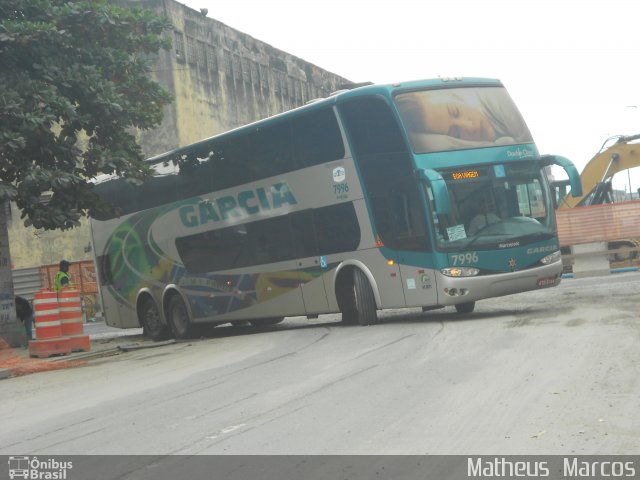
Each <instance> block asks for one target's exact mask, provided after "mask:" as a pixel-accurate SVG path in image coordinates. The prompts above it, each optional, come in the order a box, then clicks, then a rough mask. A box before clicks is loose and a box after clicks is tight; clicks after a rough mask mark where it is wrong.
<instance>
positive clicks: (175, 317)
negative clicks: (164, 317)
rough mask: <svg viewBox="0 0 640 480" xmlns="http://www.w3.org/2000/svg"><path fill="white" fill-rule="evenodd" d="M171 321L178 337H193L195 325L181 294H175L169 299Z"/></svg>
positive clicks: (174, 332)
mask: <svg viewBox="0 0 640 480" xmlns="http://www.w3.org/2000/svg"><path fill="white" fill-rule="evenodd" d="M168 313H169V315H168V317H169V322H170V323H171V329H172V330H173V334H174V336H175V337H176V338H191V337H192V336H193V335H194V330H195V329H194V327H193V325H192V323H191V319H190V318H189V312H188V311H187V306H186V305H185V304H184V302H183V301H182V298H180V296H179V295H174V296H173V297H171V299H170V300H169V309H168Z"/></svg>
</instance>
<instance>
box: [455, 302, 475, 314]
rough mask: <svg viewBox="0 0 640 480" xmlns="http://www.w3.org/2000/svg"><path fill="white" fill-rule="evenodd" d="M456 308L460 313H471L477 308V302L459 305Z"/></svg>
mask: <svg viewBox="0 0 640 480" xmlns="http://www.w3.org/2000/svg"><path fill="white" fill-rule="evenodd" d="M455 307H456V312H458V313H471V312H473V309H474V308H476V302H466V303H457V304H456V305H455Z"/></svg>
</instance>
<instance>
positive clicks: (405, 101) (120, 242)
mask: <svg viewBox="0 0 640 480" xmlns="http://www.w3.org/2000/svg"><path fill="white" fill-rule="evenodd" d="M149 162H151V163H152V164H153V165H154V168H155V175H154V176H153V177H151V178H150V179H149V180H147V181H145V182H144V183H143V184H141V185H137V186H135V185H132V184H131V183H129V182H127V181H126V180H124V179H122V178H111V179H109V180H107V181H103V182H99V183H97V184H96V187H95V190H96V192H97V193H98V194H99V195H100V196H101V197H102V198H103V199H104V200H106V201H107V202H110V203H111V204H112V205H113V206H114V207H115V208H113V209H112V211H113V212H117V215H116V214H114V213H105V212H102V213H94V214H93V215H92V218H91V230H92V237H93V238H92V240H93V251H94V252H95V255H96V267H97V271H98V284H99V290H100V293H101V300H102V305H103V308H104V313H105V316H106V321H107V323H108V324H109V325H111V326H116V327H122V328H128V327H141V326H142V327H143V328H144V332H145V334H146V335H148V336H150V337H151V338H154V339H162V338H167V337H169V336H174V337H176V338H185V337H189V336H191V335H192V334H193V333H194V330H197V328H198V327H199V326H201V325H204V324H223V323H234V322H246V321H248V322H250V323H251V324H252V325H269V324H275V323H277V322H280V321H282V319H283V318H284V317H287V316H304V315H306V316H308V317H310V318H314V317H316V316H318V315H320V314H329V313H338V312H341V314H342V321H343V323H345V324H351V323H355V324H361V325H370V324H374V323H376V321H377V319H378V311H380V310H382V309H390V308H402V307H422V308H423V309H424V310H427V309H431V308H439V307H446V306H453V307H455V308H456V310H457V311H458V312H462V313H470V312H472V311H473V309H474V306H475V302H476V301H478V300H482V299H487V298H492V297H496V296H501V295H507V294H513V293H518V292H524V291H528V290H534V289H538V288H544V287H551V286H555V285H557V284H558V283H559V282H560V279H561V274H562V262H561V258H560V247H559V243H558V238H557V234H556V223H555V215H554V206H553V198H552V197H553V194H552V190H551V189H550V186H549V182H548V180H547V175H546V167H548V166H550V165H554V164H555V165H559V166H560V167H562V168H564V170H565V171H566V172H567V174H568V177H569V180H570V182H571V185H572V188H571V191H572V193H574V194H579V192H580V179H579V175H578V172H577V170H576V169H575V167H574V166H573V164H572V163H571V162H570V161H568V160H567V159H565V158H563V157H558V156H550V155H542V156H541V155H540V154H539V153H538V150H537V148H536V146H535V144H534V142H533V140H532V137H531V134H530V132H529V130H528V128H527V126H526V124H525V122H524V120H523V119H522V116H521V115H520V113H519V112H518V110H517V108H516V106H515V105H514V103H513V101H512V100H511V98H510V97H509V95H508V93H507V92H506V90H505V88H504V86H503V85H502V83H501V82H500V81H497V80H493V79H481V78H464V79H435V80H423V81H412V82H407V83H397V84H392V85H367V86H361V87H358V88H354V89H352V90H348V91H340V92H336V93H335V94H333V95H332V96H330V97H329V98H326V99H319V100H316V101H312V102H309V103H308V104H307V105H305V106H302V107H299V108H296V109H294V110H291V111H288V112H285V113H282V114H279V115H276V116H273V117H270V118H268V119H265V120H261V121H258V122H255V123H252V124H250V125H246V126H244V127H241V128H237V129H235V130H232V131H230V132H227V133H223V134H220V135H217V136H214V137H211V138H208V139H205V140H202V141H200V142H197V143H195V144H192V145H189V146H186V147H182V148H178V149H176V150H173V151H170V152H168V153H165V154H163V155H159V156H157V157H154V158H152V159H150V160H149Z"/></svg>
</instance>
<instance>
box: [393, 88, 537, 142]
mask: <svg viewBox="0 0 640 480" xmlns="http://www.w3.org/2000/svg"><path fill="white" fill-rule="evenodd" d="M395 101H396V105H397V106H398V110H399V112H400V116H401V118H402V122H403V124H404V127H405V129H406V131H407V134H408V137H409V140H410V141H411V143H412V145H413V149H414V151H415V152H416V153H428V152H437V151H446V150H461V149H466V148H480V147H489V146H495V145H513V144H519V143H530V142H532V141H533V139H532V137H531V133H530V132H529V129H528V128H527V125H526V124H525V122H524V120H523V118H522V115H520V112H519V111H518V109H517V108H516V106H515V104H514V103H513V101H512V100H511V97H509V94H508V93H507V91H506V90H505V89H504V88H502V87H476V88H451V89H439V90H424V91H415V92H408V93H402V94H399V95H397V96H396V97H395Z"/></svg>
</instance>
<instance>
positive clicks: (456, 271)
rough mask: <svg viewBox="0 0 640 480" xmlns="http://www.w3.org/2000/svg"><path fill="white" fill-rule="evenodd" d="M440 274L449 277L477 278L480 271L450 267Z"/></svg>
mask: <svg viewBox="0 0 640 480" xmlns="http://www.w3.org/2000/svg"><path fill="white" fill-rule="evenodd" d="M440 273H442V274H443V275H446V276H447V277H475V276H476V275H478V273H480V270H479V269H477V268H472V267H450V268H443V269H442V270H440Z"/></svg>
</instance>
